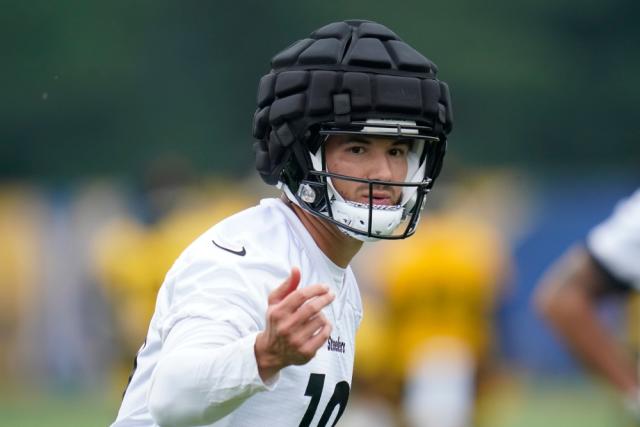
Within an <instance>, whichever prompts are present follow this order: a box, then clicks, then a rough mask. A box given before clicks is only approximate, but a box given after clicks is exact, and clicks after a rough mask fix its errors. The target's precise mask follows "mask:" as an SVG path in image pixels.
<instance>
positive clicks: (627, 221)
mask: <svg viewBox="0 0 640 427" xmlns="http://www.w3.org/2000/svg"><path fill="white" fill-rule="evenodd" d="M587 247H588V249H589V251H590V252H591V254H592V255H593V256H594V257H595V258H596V259H597V260H598V261H599V262H600V264H601V265H602V266H603V267H604V268H606V269H607V271H608V272H609V273H610V274H611V275H612V276H613V277H615V278H616V279H618V280H620V281H622V282H625V283H628V284H629V285H631V286H633V287H634V288H635V289H637V290H640V190H637V191H636V192H635V193H634V194H633V195H632V196H631V197H629V198H628V199H625V200H623V201H621V202H620V203H618V205H617V206H616V208H615V210H614V212H613V214H612V215H611V216H610V217H609V218H607V219H606V220H605V221H604V222H602V223H601V224H599V225H598V226H596V227H595V228H594V229H593V230H591V232H590V233H589V235H588V237H587Z"/></svg>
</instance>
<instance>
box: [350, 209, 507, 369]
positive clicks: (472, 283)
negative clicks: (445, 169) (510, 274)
mask: <svg viewBox="0 0 640 427" xmlns="http://www.w3.org/2000/svg"><path fill="white" fill-rule="evenodd" d="M418 230H419V231H418V232H417V233H416V234H415V235H414V236H412V237H410V238H408V239H406V240H402V241H400V242H391V243H385V247H384V250H383V253H382V254H381V261H380V262H377V263H376V265H377V267H376V268H379V270H378V273H377V277H378V279H379V281H380V284H381V285H382V286H383V289H382V290H381V292H382V294H383V295H384V298H382V300H383V301H384V305H385V307H384V308H383V309H382V310H381V311H380V313H379V314H378V316H377V317H378V318H377V319H376V322H375V323H376V324H384V326H383V327H382V328H378V331H379V334H378V336H377V337H376V338H375V342H378V343H381V345H379V346H375V347H378V348H377V350H376V351H377V353H378V355H377V356H375V357H377V358H381V356H382V355H384V356H382V358H383V359H385V360H386V363H384V365H386V367H387V368H389V367H393V369H395V371H396V372H395V374H396V375H398V376H400V377H402V376H403V375H404V374H405V372H406V370H407V369H408V365H409V364H410V363H411V360H412V358H413V357H415V355H416V354H417V353H418V352H421V351H425V350H426V349H428V347H429V346H430V345H431V346H433V345H437V343H438V342H442V343H445V342H453V341H455V342H459V343H460V344H462V345H463V346H464V347H466V348H467V349H468V351H470V352H471V353H472V355H473V356H474V357H475V358H482V357H483V356H484V355H485V354H486V352H487V351H488V349H489V348H490V345H491V340H492V319H493V312H494V307H495V304H496V299H497V294H498V292H499V289H500V288H501V286H502V284H503V281H504V278H505V272H506V270H507V265H508V262H507V261H506V260H507V259H508V254H507V252H506V249H505V245H504V243H503V240H502V238H501V236H500V234H499V233H498V232H497V231H496V230H495V229H494V228H493V227H492V226H490V225H488V224H486V223H483V222H480V221H477V220H475V219H473V218H470V217H468V216H462V215H453V214H450V215H444V214H440V215H436V216H430V217H427V218H425V219H424V220H423V223H422V224H421V226H420V227H419V229H418ZM366 309H367V307H365V319H364V322H363V323H364V325H363V329H365V331H364V332H365V333H364V334H363V336H362V339H363V340H366V339H374V338H373V336H374V335H375V332H374V331H373V330H366V328H367V326H366V324H367V322H368V320H369V319H368V315H369V314H370V313H368V312H366ZM381 318H384V322H382V321H381ZM381 335H382V336H384V338H382V339H381V338H380V336H381ZM443 338H444V339H443ZM383 343H386V344H383ZM362 347H363V349H367V348H369V349H371V347H374V346H373V345H371V344H370V343H366V342H363V343H362ZM365 351H366V350H365ZM362 356H363V358H366V357H367V355H365V354H363V355H362Z"/></svg>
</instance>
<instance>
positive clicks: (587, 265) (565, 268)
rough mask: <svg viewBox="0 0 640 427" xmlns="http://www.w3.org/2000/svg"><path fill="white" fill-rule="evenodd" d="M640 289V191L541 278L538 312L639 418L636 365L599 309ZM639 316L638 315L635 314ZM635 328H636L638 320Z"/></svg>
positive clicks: (639, 396) (576, 354) (639, 404)
mask: <svg viewBox="0 0 640 427" xmlns="http://www.w3.org/2000/svg"><path fill="white" fill-rule="evenodd" d="M638 289H640V190H637V191H636V192H635V193H634V194H633V195H632V196H631V197H629V198H627V199H625V200H623V201H621V202H619V204H618V205H617V206H616V208H615V210H614V212H613V213H612V214H611V216H610V217H609V218H607V219H606V220H605V221H604V222H602V223H600V224H599V225H597V226H596V227H595V228H593V229H592V230H591V231H590V232H589V234H588V235H587V238H586V240H585V242H583V243H579V244H576V245H574V246H573V247H571V248H570V249H569V250H567V251H566V253H565V254H564V255H563V256H562V257H561V258H559V259H558V260H557V261H556V263H555V264H554V265H552V266H551V267H550V268H549V269H548V270H547V272H546V273H545V275H544V276H543V278H542V279H541V281H540V283H539V286H538V289H537V292H536V295H535V302H536V306H537V308H538V311H539V312H540V313H541V314H542V316H543V317H544V318H545V319H546V320H547V321H548V322H549V324H550V325H551V326H552V327H553V329H554V330H555V332H556V333H557V334H558V336H559V337H560V338H561V339H562V340H563V341H564V343H566V344H567V345H568V346H569V348H570V349H571V350H572V351H573V353H574V354H575V356H576V357H577V358H578V359H580V360H581V361H582V362H583V363H584V364H585V365H587V366H588V367H589V368H591V369H592V370H593V371H594V372H596V373H597V374H599V375H601V376H602V377H604V378H605V379H606V380H607V381H608V382H609V383H610V384H611V385H612V386H613V387H614V388H615V389H616V390H617V391H618V392H619V393H620V395H621V396H622V397H623V399H624V400H625V402H626V405H627V408H628V409H629V410H630V411H631V412H632V414H633V415H634V416H635V417H636V419H637V420H639V421H640V391H639V383H638V373H637V366H635V364H634V361H633V357H632V355H631V354H630V352H629V351H628V349H626V348H625V346H624V345H622V344H621V343H620V341H619V339H618V337H616V335H615V333H614V332H613V331H611V330H610V329H609V328H608V327H607V325H605V322H604V321H603V319H602V318H601V317H600V316H599V313H598V308H599V306H600V305H601V303H602V302H603V301H604V300H605V299H607V298H608V297H611V296H614V295H624V296H631V295H633V293H632V292H637V291H638ZM635 319H636V320H637V316H636V317H635ZM633 329H634V330H636V331H637V325H636V327H635V328H633Z"/></svg>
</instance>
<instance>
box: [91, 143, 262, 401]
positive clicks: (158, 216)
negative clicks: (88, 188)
mask: <svg viewBox="0 0 640 427" xmlns="http://www.w3.org/2000/svg"><path fill="white" fill-rule="evenodd" d="M141 183H142V185H141V191H140V194H137V197H136V203H135V205H134V206H133V207H132V208H131V209H128V210H125V211H122V212H120V214H119V215H117V216H113V218H111V221H109V222H108V223H106V224H104V225H103V226H102V227H100V229H99V230H98V231H97V233H96V234H97V236H96V237H95V240H94V243H93V260H94V270H95V276H96V278H97V280H98V282H99V285H100V287H101V288H102V291H103V293H104V295H105V297H106V299H107V302H108V305H109V307H110V312H111V317H112V319H113V321H114V324H115V325H116V328H115V330H114V331H113V332H112V339H113V340H114V341H115V344H116V345H115V348H116V349H117V350H118V352H117V353H118V354H117V355H115V366H114V369H115V372H116V374H115V375H114V376H113V378H112V379H113V383H114V386H115V387H118V388H120V389H122V384H123V383H124V382H126V377H127V376H128V375H129V373H130V371H131V360H132V355H135V353H136V351H137V349H138V348H139V347H140V345H141V343H142V342H143V340H144V336H145V333H146V331H147V328H148V325H149V320H150V319H151V315H152V314H153V309H154V305H155V299H156V295H157V293H158V289H159V288H160V285H161V284H162V281H163V280H164V276H165V274H166V272H167V271H168V270H169V268H170V267H171V264H173V262H174V260H175V259H176V258H177V257H178V255H179V254H180V252H182V250H183V249H184V248H185V247H187V245H188V244H189V243H190V242H191V241H192V240H193V239H194V238H195V237H197V236H198V235H199V234H201V233H202V232H203V231H204V230H206V229H207V228H208V227H209V226H210V225H211V222H212V221H213V222H216V221H219V220H220V219H222V218H224V217H225V216H227V215H229V214H231V213H233V212H236V211H238V210H241V209H243V208H246V207H248V206H249V204H250V200H251V196H252V194H251V193H252V192H251V190H250V189H249V188H248V187H249V185H243V184H242V183H237V182H236V183H232V182H230V181H229V182H228V181H224V180H218V181H216V182H214V183H213V184H209V183H207V182H201V180H199V179H198V178H197V176H196V174H195V172H194V171H193V170H192V168H191V166H190V165H189V164H188V162H186V161H185V160H184V159H182V158H181V157H180V156H178V155H171V156H168V155H165V156H161V157H158V158H157V159H155V160H154V161H152V162H151V163H150V164H149V166H148V168H147V170H146V172H145V174H144V175H143V177H142V180H141ZM245 187H246V188H245Z"/></svg>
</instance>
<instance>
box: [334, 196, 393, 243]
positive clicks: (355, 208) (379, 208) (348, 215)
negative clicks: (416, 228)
mask: <svg viewBox="0 0 640 427" xmlns="http://www.w3.org/2000/svg"><path fill="white" fill-rule="evenodd" d="M331 209H332V211H333V218H334V219H335V220H336V221H338V222H339V223H341V224H344V225H346V226H347V227H350V228H353V229H356V230H358V231H361V232H362V233H366V234H360V233H354V232H352V231H350V230H348V229H345V228H342V227H340V230H342V231H343V232H345V234H347V235H349V236H351V237H353V238H355V239H358V240H362V241H365V242H369V241H375V240H379V238H380V237H386V236H391V235H392V234H393V232H394V231H395V229H396V228H397V227H398V225H400V222H402V220H403V219H404V216H405V215H404V208H403V207H402V206H400V205H392V206H386V205H373V206H370V205H368V204H364V203H357V202H351V201H341V200H334V201H332V202H331ZM369 219H371V220H369Z"/></svg>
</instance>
